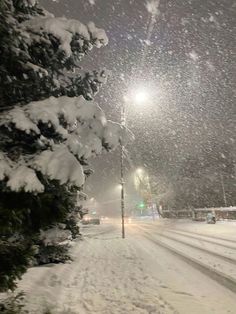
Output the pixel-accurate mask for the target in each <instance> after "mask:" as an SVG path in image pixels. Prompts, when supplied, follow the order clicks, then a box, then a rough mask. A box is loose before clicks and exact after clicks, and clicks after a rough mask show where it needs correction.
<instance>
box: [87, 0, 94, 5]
mask: <svg viewBox="0 0 236 314" xmlns="http://www.w3.org/2000/svg"><path fill="white" fill-rule="evenodd" d="M95 1H96V0H88V2H89V4H90V5H95Z"/></svg>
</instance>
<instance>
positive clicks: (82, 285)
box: [19, 220, 236, 314]
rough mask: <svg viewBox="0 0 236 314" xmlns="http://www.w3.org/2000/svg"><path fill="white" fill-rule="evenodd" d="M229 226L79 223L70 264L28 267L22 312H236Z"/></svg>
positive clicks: (235, 238)
mask: <svg viewBox="0 0 236 314" xmlns="http://www.w3.org/2000/svg"><path fill="white" fill-rule="evenodd" d="M235 230H236V224H235V225H234V224H227V223H224V224H223V223H222V224H216V225H206V224H204V223H193V222H187V221H182V222H175V221H169V220H167V221H158V222H150V221H148V222H144V221H133V222H132V223H130V224H127V225H126V239H121V237H120V231H121V230H120V224H119V223H117V222H115V221H113V222H110V223H106V224H101V225H100V226H84V227H83V231H82V232H83V234H84V240H83V241H77V242H75V244H74V246H73V248H72V255H73V262H71V263H69V264H65V265H51V266H50V265H48V266H43V267H36V268H31V269H30V270H29V271H28V272H27V274H25V276H24V278H23V280H22V281H21V282H20V284H19V290H21V291H22V290H23V291H24V292H25V293H26V303H27V309H28V310H29V312H30V314H34V313H37V314H40V313H44V312H46V311H47V310H50V311H51V312H50V313H53V314H59V313H60V314H62V313H66V314H70V313H71V314H72V313H73V314H75V313H76V314H95V313H97V314H118V313H119V314H126V313H133V314H158V313H162V314H169V313H183V314H190V313H191V314H194V313H196V314H197V313H200V314H204V313H205V314H211V313H217V314H224V313H235V309H236V233H235Z"/></svg>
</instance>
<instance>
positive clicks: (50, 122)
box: [0, 0, 124, 290]
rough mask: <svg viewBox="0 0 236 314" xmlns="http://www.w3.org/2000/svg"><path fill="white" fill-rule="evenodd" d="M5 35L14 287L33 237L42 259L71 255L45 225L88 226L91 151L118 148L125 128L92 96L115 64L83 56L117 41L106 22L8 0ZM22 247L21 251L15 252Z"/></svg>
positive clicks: (3, 197) (4, 133) (0, 108)
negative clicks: (93, 65) (83, 200)
mask: <svg viewBox="0 0 236 314" xmlns="http://www.w3.org/2000/svg"><path fill="white" fill-rule="evenodd" d="M0 37H1V41H0V55H1V58H0V112H1V115H0V236H1V247H2V249H3V252H6V254H5V255H4V254H2V255H1V256H0V257H1V265H3V267H2V269H0V289H1V290H4V289H5V290H7V289H12V288H14V281H15V279H16V278H19V277H20V275H21V274H22V273H23V272H24V271H25V269H26V267H27V265H29V264H30V263H31V261H30V258H31V257H32V258H33V257H34V255H35V253H33V252H34V250H33V249H32V251H31V250H30V249H29V250H28V251H27V250H26V247H29V248H30V247H31V246H32V247H33V246H34V244H37V245H39V249H38V252H37V254H38V255H37V254H36V255H37V257H38V259H39V260H40V262H43V260H44V261H45V262H48V261H49V260H51V259H50V258H49V256H51V257H52V256H53V259H55V258H58V256H59V255H60V258H61V259H62V260H63V258H64V257H66V254H65V255H63V254H64V253H65V251H63V250H64V249H65V246H67V244H65V243H64V244H63V245H64V246H62V245H61V242H60V241H54V243H51V244H50V245H49V243H48V242H47V241H46V240H45V239H43V238H42V235H44V236H45V235H47V237H46V238H48V237H49V235H50V232H51V231H50V228H51V227H53V228H54V231H55V228H57V227H58V226H59V225H58V224H60V223H63V224H65V226H66V229H68V230H69V233H68V235H69V234H70V237H72V238H75V237H76V236H77V235H78V234H79V229H78V226H77V224H76V219H77V218H78V217H80V216H82V215H83V213H82V211H81V208H77V210H76V211H75V198H76V195H77V192H78V191H79V190H81V189H82V188H83V184H84V182H85V179H86V176H87V175H88V174H89V173H90V171H89V168H88V164H87V159H88V158H90V157H93V156H96V155H97V154H100V153H101V152H102V151H103V150H110V149H113V148H115V147H116V145H117V144H118V143H119V140H120V137H121V136H123V132H124V130H123V129H122V128H121V127H120V126H119V125H118V124H115V123H112V122H110V121H107V120H106V118H105V115H104V113H103V112H102V110H101V108H99V107H98V105H97V104H96V103H95V102H94V101H93V96H94V95H95V93H97V92H98V89H99V87H100V86H101V84H103V83H105V82H106V79H107V72H106V71H105V70H101V71H93V72H86V71H83V70H82V69H81V68H80V66H79V63H80V61H81V60H82V58H83V57H85V56H86V54H88V53H89V52H90V51H91V50H92V48H93V47H97V48H101V47H102V46H105V45H106V44H107V43H108V39H107V36H106V34H105V32H104V30H102V29H99V28H97V27H96V26H95V25H94V24H93V23H89V24H88V25H84V24H82V23H80V22H79V21H76V20H68V19H66V18H56V17H54V16H53V15H52V14H50V13H48V12H46V11H45V10H44V9H42V8H40V7H39V5H38V3H37V1H31V0H2V1H1V2H0ZM58 232H59V231H58ZM60 232H62V233H64V235H65V230H64V229H63V230H60ZM15 235H19V239H20V241H17V240H16V241H15V242H14V245H13V244H12V242H11V239H12V236H13V237H14V236H15ZM53 236H55V232H54V233H53ZM16 239H17V237H16ZM46 242H47V243H46ZM18 246H19V247H18ZM52 247H54V249H56V248H57V250H58V251H57V252H56V251H55V250H54V249H53V251H52V250H51V249H52ZM40 250H41V251H40ZM18 251H19V252H21V254H22V258H21V259H20V260H19V261H16V260H15V259H9V256H15V255H14V254H15V252H16V253H17V252H18ZM40 252H41V253H40ZM56 255H57V256H56ZM16 256H17V254H16ZM42 256H44V257H43V258H42Z"/></svg>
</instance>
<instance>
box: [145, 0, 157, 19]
mask: <svg viewBox="0 0 236 314" xmlns="http://www.w3.org/2000/svg"><path fill="white" fill-rule="evenodd" d="M159 3H160V1H159V0H149V1H147V2H146V5H145V6H146V9H147V11H148V13H151V14H152V15H157V14H158V6H159Z"/></svg>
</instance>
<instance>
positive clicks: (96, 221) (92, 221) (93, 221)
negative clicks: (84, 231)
mask: <svg viewBox="0 0 236 314" xmlns="http://www.w3.org/2000/svg"><path fill="white" fill-rule="evenodd" d="M82 224H83V225H100V218H99V217H93V216H87V215H86V216H85V217H84V218H83V219H82Z"/></svg>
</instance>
